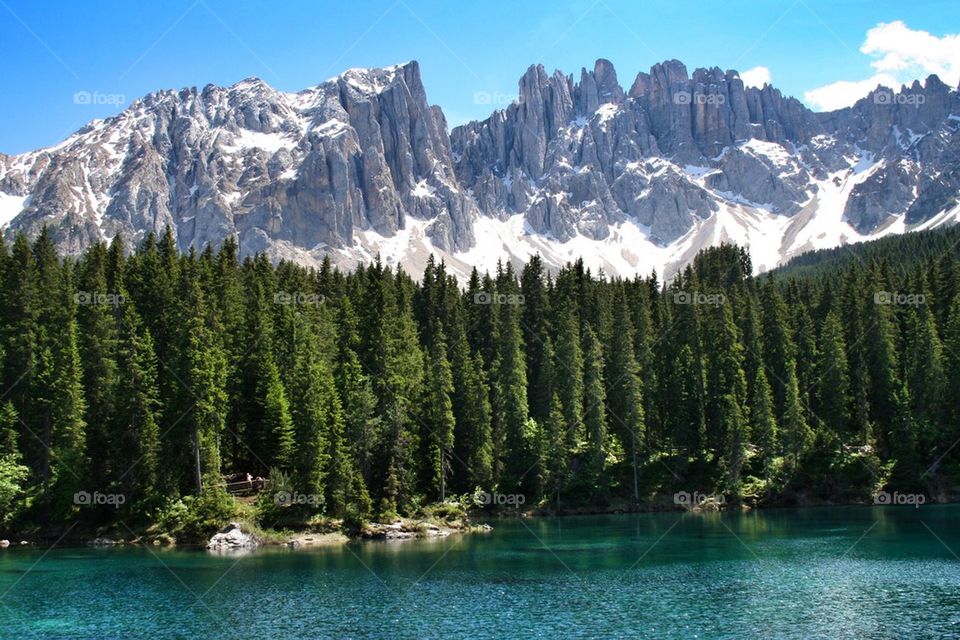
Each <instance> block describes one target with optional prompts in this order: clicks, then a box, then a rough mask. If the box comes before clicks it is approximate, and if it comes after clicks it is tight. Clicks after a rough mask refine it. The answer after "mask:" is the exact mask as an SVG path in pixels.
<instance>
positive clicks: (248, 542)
mask: <svg viewBox="0 0 960 640" xmlns="http://www.w3.org/2000/svg"><path fill="white" fill-rule="evenodd" d="M259 546H260V539H259V538H257V537H256V536H255V535H253V534H252V533H247V532H245V531H244V530H243V529H242V528H241V527H240V524H239V523H236V522H231V523H230V524H228V525H227V526H226V527H224V528H223V529H221V530H220V532H219V533H217V534H215V535H214V536H213V537H212V538H210V542H208V543H207V550H209V551H244V550H251V549H256V548H257V547H259Z"/></svg>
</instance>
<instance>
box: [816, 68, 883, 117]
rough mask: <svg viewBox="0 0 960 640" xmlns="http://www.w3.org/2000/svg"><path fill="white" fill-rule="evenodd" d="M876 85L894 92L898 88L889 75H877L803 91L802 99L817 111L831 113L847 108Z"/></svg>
mask: <svg viewBox="0 0 960 640" xmlns="http://www.w3.org/2000/svg"><path fill="white" fill-rule="evenodd" d="M878 84H881V85H883V86H885V87H890V88H891V89H894V90H896V89H898V88H899V87H900V84H899V83H898V82H897V79H896V78H894V77H893V76H891V75H890V74H888V73H878V74H876V75H874V76H871V77H870V78H867V79H866V80H857V81H850V80H840V81H838V82H834V83H832V84H828V85H826V86H823V87H818V88H817V89H813V90H811V91H804V93H803V99H804V100H806V101H807V102H808V103H810V105H812V106H813V107H814V108H815V109H817V110H819V111H833V110H834V109H843V108H844V107H849V106H850V105H852V104H853V103H854V102H856V101H857V100H859V99H860V98H862V97H863V96H865V95H867V94H868V93H870V92H871V91H873V90H874V89H876V88H877V85H878Z"/></svg>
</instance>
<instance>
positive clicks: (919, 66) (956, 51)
mask: <svg viewBox="0 0 960 640" xmlns="http://www.w3.org/2000/svg"><path fill="white" fill-rule="evenodd" d="M860 51H861V52H862V53H865V54H867V55H868V56H871V57H872V58H874V60H873V61H872V62H871V63H870V66H871V67H873V69H874V71H875V73H874V75H873V76H871V77H870V78H867V79H866V80H853V81H850V80H841V81H839V82H834V83H832V84H828V85H826V86H823V87H818V88H816V89H812V90H811V91H807V92H805V93H804V94H803V97H804V99H805V100H806V101H807V102H808V103H809V104H810V105H811V106H813V107H814V108H817V109H822V110H826V111H829V110H832V109H840V108H843V107H848V106H850V105H852V104H853V103H854V102H856V101H857V100H858V99H860V98H862V97H864V96H865V95H867V94H868V93H869V92H870V91H872V90H873V89H875V88H876V87H877V85H878V84H880V85H883V86H885V87H890V88H892V89H898V88H899V87H900V85H901V84H909V83H911V82H913V81H914V80H917V79H924V78H926V76H928V75H930V74H931V73H935V74H937V75H938V76H939V77H940V79H941V80H942V81H943V82H945V83H947V84H948V85H950V86H954V87H955V86H957V82H958V81H960V34H947V35H945V36H943V37H942V38H938V37H937V36H934V35H932V34H930V33H928V32H926V31H920V30H914V29H911V28H910V27H908V26H907V25H906V24H904V23H903V22H902V21H900V20H896V21H894V22H887V23H884V22H881V23H880V24H878V25H877V26H875V27H873V28H872V29H870V30H869V31H867V37H866V39H865V40H864V41H863V44H862V45H860Z"/></svg>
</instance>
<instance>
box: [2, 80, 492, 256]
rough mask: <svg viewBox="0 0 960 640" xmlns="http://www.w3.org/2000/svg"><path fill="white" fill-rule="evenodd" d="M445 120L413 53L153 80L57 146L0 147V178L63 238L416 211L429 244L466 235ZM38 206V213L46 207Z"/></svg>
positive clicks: (362, 222) (295, 230) (450, 245)
mask: <svg viewBox="0 0 960 640" xmlns="http://www.w3.org/2000/svg"><path fill="white" fill-rule="evenodd" d="M447 136H448V134H447V124H446V121H445V120H444V118H443V115H442V113H441V112H440V111H439V109H436V108H433V107H430V106H429V105H428V104H427V101H426V94H425V91H424V88H423V84H422V83H421V80H420V70H419V67H418V65H417V64H416V63H415V62H411V63H407V64H405V65H400V66H397V67H391V68H387V69H377V70H350V71H347V72H346V73H344V74H343V75H341V76H340V77H338V78H335V79H332V80H330V81H327V82H325V83H323V84H321V85H318V86H316V87H313V88H311V89H307V90H305V91H301V92H299V93H297V94H285V93H281V92H279V91H276V90H274V89H272V88H270V87H269V86H267V85H266V84H265V83H264V82H262V81H261V80H258V79H249V80H244V81H242V82H240V83H237V84H236V85H234V86H232V87H229V88H221V87H215V86H213V85H209V86H207V87H205V88H204V89H203V90H199V91H198V90H197V89H184V90H182V91H162V92H158V93H155V94H151V95H149V96H147V97H145V98H143V99H141V100H138V101H136V102H135V103H133V104H132V105H131V106H130V108H129V109H127V110H126V111H124V112H123V113H122V114H120V115H118V116H117V117H115V118H110V119H108V120H104V121H97V122H94V123H92V124H90V125H88V126H87V127H85V128H84V129H82V130H81V131H79V132H78V133H77V134H75V135H74V136H72V137H71V138H69V139H68V140H67V141H66V142H65V143H63V144H62V145H60V146H59V147H55V148H52V149H47V150H40V151H37V152H34V153H31V154H25V155H24V156H19V157H17V158H13V159H10V158H3V159H0V163H2V164H0V167H2V174H0V191H3V192H5V193H8V194H12V195H25V194H30V196H31V197H30V200H29V202H28V203H27V206H26V207H25V208H24V210H23V212H22V213H20V215H18V216H17V219H16V220H15V221H14V223H13V224H12V228H13V229H22V230H24V231H27V232H28V233H30V234H34V233H36V232H37V231H38V230H39V228H40V226H42V225H43V224H52V225H53V227H54V230H55V236H56V238H57V241H58V243H59V244H60V246H61V248H63V249H65V250H67V251H71V252H76V251H79V250H81V249H82V248H83V247H85V246H87V245H89V244H90V243H91V242H93V241H95V240H97V239H100V238H103V237H106V238H110V237H112V236H114V235H116V234H118V233H123V234H124V236H125V237H127V238H131V239H133V240H137V239H139V238H140V237H142V236H143V235H144V234H145V233H146V232H148V231H150V230H154V231H158V230H161V229H163V228H164V227H165V226H167V225H169V226H170V227H171V228H173V229H174V230H175V232H176V237H177V240H178V243H179V245H180V247H181V248H184V249H185V248H187V247H189V246H203V245H205V244H207V243H213V244H218V243H219V242H221V241H222V240H223V238H224V237H226V236H228V235H236V236H239V238H240V242H241V246H244V245H245V244H247V243H250V244H251V247H253V246H256V247H257V248H260V249H267V250H269V249H270V248H272V247H273V246H275V245H278V244H287V245H289V246H291V247H298V248H303V249H312V248H314V247H317V246H326V247H341V246H345V245H349V244H351V243H352V241H353V235H354V233H355V232H358V231H362V230H372V231H376V232H377V233H380V234H383V235H393V234H394V233H395V232H396V231H397V230H398V229H400V228H403V227H404V225H405V223H406V220H407V218H416V219H422V220H429V221H432V223H433V224H432V225H431V227H430V229H429V233H430V237H431V239H432V241H433V243H434V244H435V246H437V247H438V248H440V249H444V250H450V251H456V250H462V249H465V248H467V247H468V246H470V244H472V240H473V238H472V235H471V226H470V218H471V215H472V214H473V213H474V211H475V206H474V204H473V201H472V200H471V199H470V198H469V197H468V196H467V195H466V194H464V193H463V192H462V190H461V189H460V188H459V186H458V185H457V183H456V176H455V175H454V171H453V160H452V158H451V156H450V145H449V140H448V137H447ZM51 214H54V216H53V218H51Z"/></svg>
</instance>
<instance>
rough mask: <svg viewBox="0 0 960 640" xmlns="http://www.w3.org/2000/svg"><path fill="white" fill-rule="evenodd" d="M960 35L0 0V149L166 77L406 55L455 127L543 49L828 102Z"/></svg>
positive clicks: (943, 58)
mask: <svg viewBox="0 0 960 640" xmlns="http://www.w3.org/2000/svg"><path fill="white" fill-rule="evenodd" d="M896 21H901V22H902V25H901V24H900V23H898V22H896ZM881 23H895V25H894V26H893V27H890V26H888V27H882V28H880V29H879V30H878V29H877V26H878V25H880V24H881ZM871 29H873V31H872V32H871ZM922 32H928V33H927V34H923V33H922ZM958 32H960V9H958V8H957V4H956V2H955V0H950V1H931V2H920V1H910V2H904V1H902V0H901V1H886V0H851V1H846V2H840V1H834V2H830V1H819V0H768V1H763V2H737V1H713V0H705V1H701V2H679V1H677V0H674V1H672V2H671V1H664V2H660V1H656V2H647V1H638V0H634V1H620V0H554V1H552V2H534V1H529V2H515V1H514V2H508V1H500V0H486V1H484V2H474V3H466V2H452V1H451V2H443V1H439V0H369V1H367V0H361V1H355V0H354V1H350V2H306V1H302V0H291V1H290V2H276V1H275V2H270V3H267V2H243V1H240V0H235V1H233V2H228V1H226V0H170V1H169V2H162V3H155V4H147V3H136V5H134V4H133V3H128V2H121V1H114V0H109V1H108V0H101V1H91V2H44V3H40V2H35V1H30V0H0V69H2V74H0V75H2V78H3V85H4V99H3V100H0V152H4V153H8V154H9V153H20V152H23V151H27V150H30V149H34V148H37V147H41V146H46V145H50V144H54V143H56V142H58V141H60V140H62V139H63V138H65V137H66V136H67V135H69V133H71V132H73V131H74V130H76V129H77V128H79V127H80V126H82V125H83V124H84V123H86V122H88V121H89V120H92V119H94V118H98V117H105V116H108V115H111V114H113V113H116V112H117V110H118V109H119V108H123V105H125V104H128V103H129V102H130V101H132V100H133V99H135V98H137V97H139V96H141V95H143V94H145V93H149V92H150V91H154V90H156V89H160V88H179V87H185V86H203V85H205V84H207V83H215V84H222V85H229V84H232V83H234V82H236V81H238V80H241V79H243V78H245V77H248V76H259V77H261V78H263V79H264V80H266V81H267V82H268V83H270V84H271V85H273V86H275V87H277V88H279V89H283V90H289V91H293V90H299V89H302V88H304V87H307V86H311V85H314V84H317V83H318V82H321V81H323V80H325V79H327V78H329V77H332V76H335V75H337V74H339V73H341V72H342V71H343V70H345V69H347V68H350V67H362V66H385V65H390V64H395V63H398V62H402V61H405V60H409V59H416V60H419V61H420V65H421V71H422V75H423V79H424V84H425V85H426V88H427V95H428V97H429V99H430V101H431V102H433V103H435V104H439V105H440V106H441V107H443V110H444V112H445V113H446V114H447V117H448V119H449V120H450V122H451V124H457V123H461V122H464V121H466V120H469V119H473V118H481V117H484V116H486V115H487V114H489V112H490V111H491V109H492V108H493V106H492V105H491V104H489V103H486V102H485V99H484V98H480V99H478V96H481V95H482V96H486V97H489V101H490V102H493V103H502V102H504V101H508V100H509V98H510V96H512V95H514V94H515V93H516V86H517V79H518V78H519V76H520V75H521V74H522V73H523V71H524V70H525V69H526V68H527V67H528V66H529V65H530V64H532V63H542V64H544V65H545V66H546V67H547V68H548V69H549V70H552V69H554V68H560V69H563V70H564V71H566V72H567V73H570V72H573V73H574V74H575V75H579V70H580V68H581V67H583V66H587V67H590V66H592V64H593V61H594V60H595V59H596V58H598V57H604V58H608V59H610V60H612V61H613V63H614V65H615V66H616V68H617V71H618V74H619V77H620V82H621V84H623V85H625V86H626V87H629V86H630V84H631V83H632V81H633V78H634V77H635V75H636V73H637V72H638V71H641V70H643V71H646V70H648V69H649V67H650V66H651V65H652V64H654V63H656V62H658V61H662V60H665V59H669V58H677V59H679V60H682V61H683V62H684V63H686V64H687V66H688V67H689V68H691V69H692V68H694V67H697V66H720V67H722V68H724V69H727V68H735V69H738V70H740V71H746V70H748V69H755V68H757V67H764V68H765V69H766V71H764V70H760V71H756V72H755V73H754V76H753V77H757V78H764V77H766V73H767V72H768V73H769V75H770V77H772V82H773V84H774V85H776V86H777V87H779V88H780V89H782V90H783V91H784V92H785V93H787V94H789V95H794V96H797V97H799V98H801V99H804V97H805V94H806V98H807V100H808V103H810V104H811V105H813V106H818V101H819V106H821V107H822V106H824V105H827V106H830V105H832V104H833V103H837V102H844V101H847V102H849V101H850V100H852V99H853V98H854V97H856V95H855V94H857V92H863V91H865V87H866V86H867V85H869V84H870V83H873V82H874V81H875V80H879V81H882V82H885V83H888V84H889V83H891V82H894V81H895V82H901V81H904V80H909V79H911V78H913V77H916V76H921V77H924V76H925V75H926V74H927V72H929V71H930V70H937V71H939V72H940V73H941V75H946V76H949V77H947V78H944V80H945V81H951V82H952V83H953V84H954V85H956V82H957V77H956V74H958V73H960V48H958V46H960V38H952V37H949V36H950V35H951V34H957V33H958ZM868 33H871V34H872V35H871V36H870V44H866V43H867V40H868ZM838 82H847V83H849V84H847V85H843V84H834V83H838ZM828 85H830V86H829V88H828V89H826V90H823V91H821V92H820V93H816V90H817V89H818V88H822V87H825V86H828ZM78 92H85V93H82V95H86V96H89V97H90V100H89V101H88V102H89V103H83V102H84V101H83V100H82V99H81V100H80V102H81V103H80V104H77V102H78V101H77V99H76V98H75V96H76V95H77V94H78ZM807 92H813V93H807ZM834 106H835V105H834Z"/></svg>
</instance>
